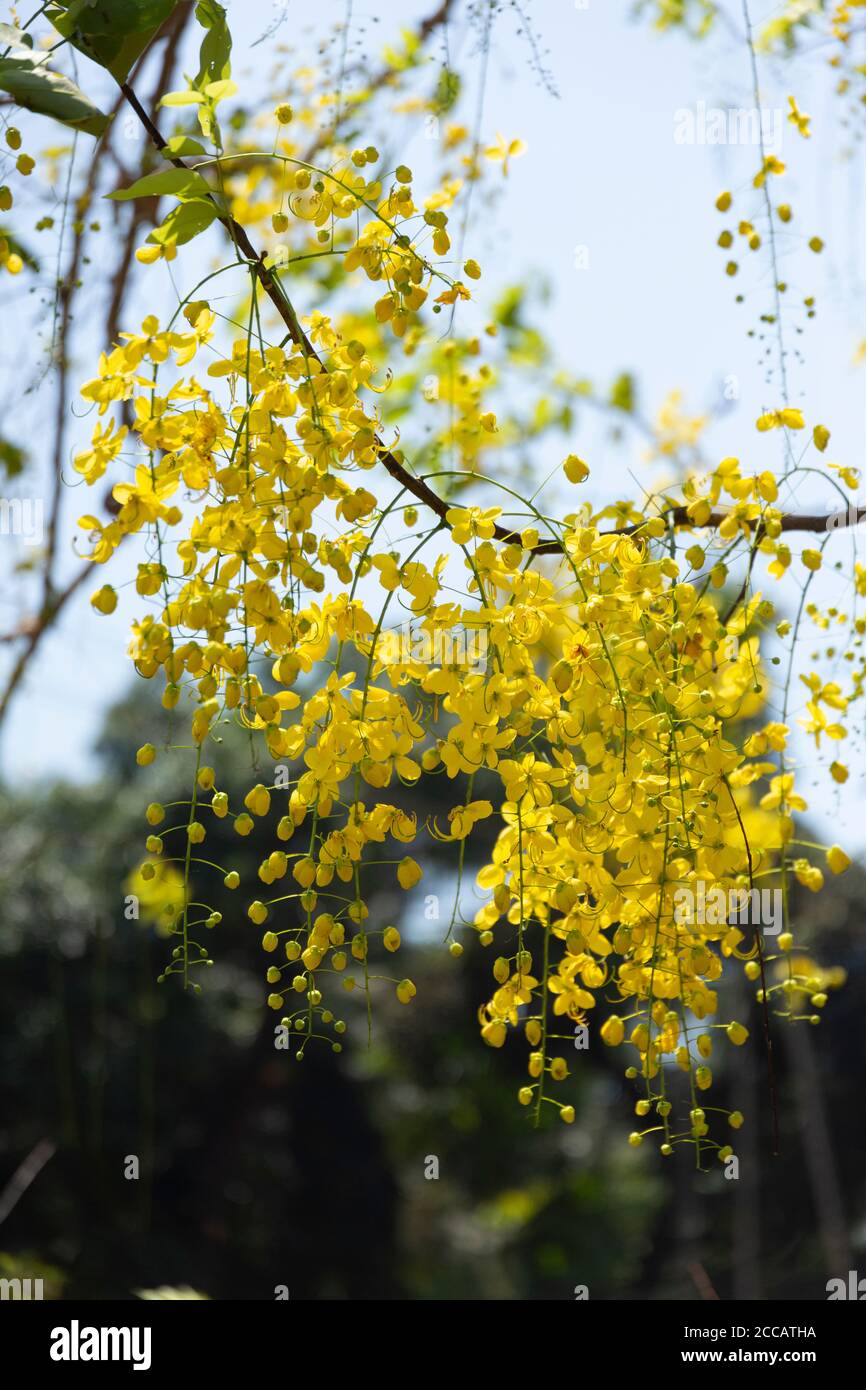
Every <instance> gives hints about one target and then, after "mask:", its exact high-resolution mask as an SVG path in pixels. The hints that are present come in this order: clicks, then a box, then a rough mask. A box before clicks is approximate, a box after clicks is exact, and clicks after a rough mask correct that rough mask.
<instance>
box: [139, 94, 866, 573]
mask: <svg viewBox="0 0 866 1390" xmlns="http://www.w3.org/2000/svg"><path fill="white" fill-rule="evenodd" d="M121 91H122V92H123V94H124V96H125V97H126V99H127V101H128V102H129V104H130V106H131V107H132V109H133V111H134V112H135V114H136V115H137V116H138V118H139V120H140V121H141V123H142V125H143V126H144V128H145V130H146V131H147V133H148V135H149V136H150V138H151V140H152V141H153V144H154V145H155V147H156V148H157V149H158V150H159V151H160V152H161V153H164V151H165V146H166V142H165V140H164V139H163V137H162V135H161V134H160V131H159V129H158V127H157V126H156V125H155V124H154V122H153V121H152V120H151V118H150V117H149V116H148V114H147V112H146V111H145V110H144V107H143V106H142V105H141V102H140V101H139V100H138V97H137V96H136V95H135V92H134V91H133V90H132V88H131V87H130V86H129V84H128V83H126V82H124V83H122V84H121ZM169 163H170V164H173V165H174V167H175V168H176V169H186V168H188V166H187V165H186V164H185V163H184V161H183V160H182V159H176V158H171V157H169ZM214 203H215V204H216V200H215V199H214ZM216 206H217V217H218V219H219V221H220V222H222V224H223V226H224V227H225V228H226V230H227V231H228V233H229V236H230V237H231V239H232V242H233V243H234V245H235V246H236V247H237V249H238V250H239V251H240V252H241V253H242V255H243V256H244V257H246V259H247V261H248V262H249V265H250V268H251V270H252V272H253V274H254V275H255V276H256V278H257V279H258V281H259V284H260V285H261V287H262V289H263V290H264V292H265V294H266V295H267V296H268V298H269V299H270V301H271V303H272V304H273V306H274V308H275V309H276V311H277V313H278V314H279V316H280V318H281V319H282V321H283V323H284V324H285V326H286V328H287V329H288V332H289V337H290V338H291V340H292V342H293V343H294V344H295V346H296V347H299V348H300V349H301V351H302V352H303V354H304V356H305V357H306V358H308V359H310V360H312V361H314V362H316V364H317V365H318V366H319V368H320V369H321V371H322V372H327V371H328V368H327V366H326V365H325V363H324V362H323V361H322V359H321V357H319V355H318V353H317V352H316V350H315V348H314V347H313V346H312V344H311V343H310V340H309V338H308V337H307V335H306V333H305V332H304V330H303V329H302V328H301V325H300V322H299V320H298V316H297V314H296V313H295V310H294V308H293V306H292V303H291V300H290V299H289V297H288V295H287V294H286V291H285V289H284V288H283V285H282V283H281V281H280V279H279V276H278V275H276V274H275V272H274V271H273V270H272V269H270V268H269V267H268V266H266V265H265V263H264V259H263V257H262V255H261V253H260V252H258V251H256V249H255V247H254V246H253V244H252V242H251V241H250V239H249V237H248V236H247V233H246V232H245V231H244V228H243V227H242V226H241V224H240V223H239V222H237V221H235V219H234V218H233V217H232V216H231V214H230V213H227V212H225V211H224V210H223V209H222V208H221V207H219V205H218V204H216ZM375 444H376V449H377V451H378V454H379V461H380V462H381V463H383V464H384V466H385V468H386V469H387V471H388V472H389V473H390V474H391V477H392V478H393V479H394V480H395V481H396V482H398V483H399V484H400V485H401V487H403V488H405V490H406V491H407V492H410V493H411V494H412V496H413V497H416V498H417V499H418V501H419V502H423V503H424V505H425V506H426V507H429V509H430V510H431V511H432V512H433V513H434V514H435V515H436V516H438V517H439V519H440V520H441V521H444V522H445V523H446V525H447V524H448V522H447V512H448V511H449V510H450V506H449V503H448V502H446V501H444V500H443V499H442V498H441V497H439V496H438V494H437V493H435V492H434V491H433V489H432V488H430V487H428V486H427V484H426V483H425V482H424V480H423V478H418V477H416V475H415V474H414V473H410V472H409V470H408V469H407V468H406V466H405V464H404V463H403V461H402V460H401V459H400V458H398V457H397V455H396V454H394V453H393V452H392V450H391V449H389V448H388V446H387V445H386V444H385V443H384V442H383V440H382V439H380V437H379V436H378V435H376V436H375ZM660 515H661V517H662V520H664V521H666V522H667V523H668V524H669V525H672V526H685V527H688V528H690V529H692V528H693V529H696V530H697V529H705V528H707V527H713V526H718V525H720V524H721V522H722V521H723V520H724V519H725V517H726V516H727V515H728V513H727V512H726V511H715V512H712V513H711V515H710V517H709V518H708V520H707V521H705V522H702V523H698V522H695V521H693V520H692V519H691V518H690V517H689V514H688V509H687V507H686V506H679V507H673V508H671V510H670V511H667V512H662V513H661V514H660ZM838 515H839V514H837V513H830V514H828V515H821V516H807V515H802V514H800V513H794V512H791V513H785V514H783V515H782V516H781V518H780V525H781V529H782V530H783V531H814V532H820V531H825V530H827V529H828V528H829V525H830V523H831V521H833V520H834V519H835V518H836V517H837V516H838ZM863 517H864V518H866V511H864V513H863ZM853 518H856V521H857V522H859V521H860V520H861V517H860V515H859V514H857V513H854V514H844V520H842V521H841V524H844V525H846V526H847V525H850V524H854V520H853ZM645 524H646V523H645V522H641V523H639V524H637V525H632V526H623V527H619V528H617V529H615V530H612V531H607V532H602V534H603V535H614V536H628V535H633V534H634V533H635V532H636V531H639V530H641V528H642V527H643V526H644V525H645ZM761 529H762V528H761V526H760V524H759V526H758V527H757V528H756V532H758V531H760V530H761ZM494 537H495V539H496V540H498V541H503V542H505V543H507V544H516V545H521V546H522V544H523V543H522V541H521V539H520V533H519V532H517V531H511V530H509V528H508V527H506V526H497V527H496V529H495V531H494ZM524 548H526V547H524ZM563 550H564V545H563V543H562V541H558V540H552V541H539V542H538V543H537V544H536V545H533V546H531V547H529V551H530V553H531V554H533V555H559V554H562V552H563Z"/></svg>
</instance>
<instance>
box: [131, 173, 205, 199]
mask: <svg viewBox="0 0 866 1390" xmlns="http://www.w3.org/2000/svg"><path fill="white" fill-rule="evenodd" d="M165 193H173V194H174V196H175V197H176V198H206V197H208V196H209V194H210V186H209V184H208V183H207V181H206V180H205V179H203V178H202V176H201V174H197V173H196V172H195V170H194V169H161V170H160V171H159V172H158V173H156V174H145V176H144V178H141V179H136V181H135V183H132V184H130V186H129V188H118V189H117V190H116V191H115V192H114V193H109V194H108V197H109V198H111V199H113V200H114V202H116V203H125V202H128V201H129V199H130V198H159V197H161V196H162V195H163V194H165Z"/></svg>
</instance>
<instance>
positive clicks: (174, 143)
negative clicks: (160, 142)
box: [165, 135, 207, 159]
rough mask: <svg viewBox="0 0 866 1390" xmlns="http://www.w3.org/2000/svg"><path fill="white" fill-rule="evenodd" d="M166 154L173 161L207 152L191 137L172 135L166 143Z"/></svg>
mask: <svg viewBox="0 0 866 1390" xmlns="http://www.w3.org/2000/svg"><path fill="white" fill-rule="evenodd" d="M165 149H166V152H167V153H168V154H170V155H171V156H172V158H173V159H185V158H186V156H187V155H191V154H193V155H199V154H207V150H206V149H205V147H204V145H202V144H201V143H200V142H199V141H198V140H193V138H192V136H191V135H173V136H172V137H171V139H170V140H169V141H167V142H166V146H165Z"/></svg>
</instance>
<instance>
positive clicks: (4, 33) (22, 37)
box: [0, 24, 33, 58]
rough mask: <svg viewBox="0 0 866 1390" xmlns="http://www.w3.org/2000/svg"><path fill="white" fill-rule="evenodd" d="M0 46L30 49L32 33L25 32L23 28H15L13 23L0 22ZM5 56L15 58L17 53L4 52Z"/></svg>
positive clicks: (17, 55)
mask: <svg viewBox="0 0 866 1390" xmlns="http://www.w3.org/2000/svg"><path fill="white" fill-rule="evenodd" d="M0 46H2V47H3V48H9V49H12V48H19V49H32V47H33V35H32V34H28V33H26V32H25V31H24V30H23V29H16V28H15V25H14V24H0ZM3 56H4V57H6V58H10V57H12V58H17V57H19V56H20V54H18V53H5V54H4V55H3Z"/></svg>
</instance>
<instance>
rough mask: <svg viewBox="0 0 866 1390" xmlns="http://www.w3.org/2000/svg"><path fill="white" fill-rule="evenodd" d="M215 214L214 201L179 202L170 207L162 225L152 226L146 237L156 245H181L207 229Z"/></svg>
mask: <svg viewBox="0 0 866 1390" xmlns="http://www.w3.org/2000/svg"><path fill="white" fill-rule="evenodd" d="M216 215H217V209H216V205H215V204H214V203H211V202H206V203H205V202H201V201H198V200H196V201H195V202H192V203H181V204H180V206H179V207H176V208H172V210H171V212H170V213H169V214H168V217H167V218H166V219H165V221H164V222H163V224H162V226H161V227H156V228H154V230H153V231H152V232H151V233H150V235H149V236H148V238H147V239H148V241H152V242H155V243H156V245H157V246H169V245H173V246H183V245H184V243H185V242H187V241H192V239H193V237H197V236H198V235H199V233H200V232H204V231H207V228H208V227H209V226H210V224H211V222H213V220H214V218H215V217H216Z"/></svg>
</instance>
